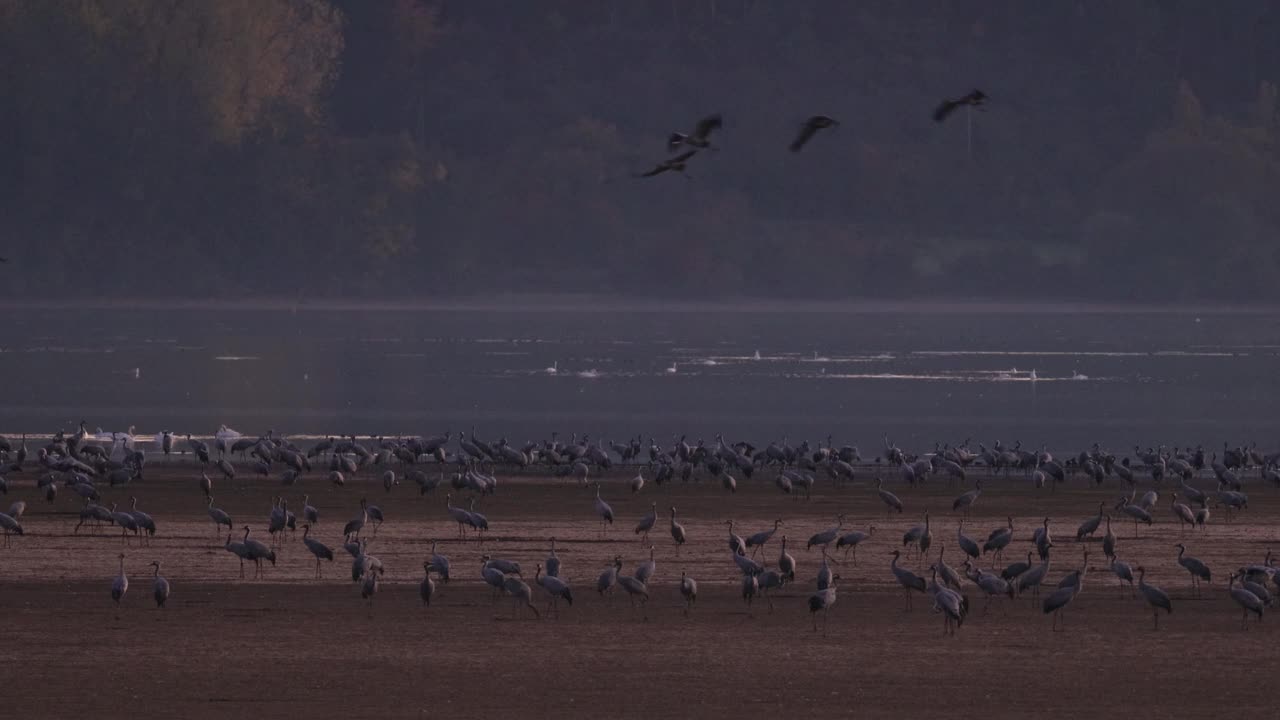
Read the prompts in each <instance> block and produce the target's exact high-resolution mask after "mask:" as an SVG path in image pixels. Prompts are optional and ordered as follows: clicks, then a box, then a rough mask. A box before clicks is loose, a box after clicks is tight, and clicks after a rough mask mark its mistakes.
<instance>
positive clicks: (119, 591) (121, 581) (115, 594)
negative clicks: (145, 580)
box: [111, 553, 129, 608]
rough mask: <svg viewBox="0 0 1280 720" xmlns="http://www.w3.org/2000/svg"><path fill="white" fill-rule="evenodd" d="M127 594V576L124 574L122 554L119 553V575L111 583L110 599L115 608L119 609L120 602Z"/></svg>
mask: <svg viewBox="0 0 1280 720" xmlns="http://www.w3.org/2000/svg"><path fill="white" fill-rule="evenodd" d="M127 592H129V576H128V575H125V574H124V553H120V574H119V575H116V577H115V579H114V580H112V581H111V599H112V600H113V601H115V604H116V607H117V608H119V607H120V600H121V599H122V598H123V597H124V594H125V593H127Z"/></svg>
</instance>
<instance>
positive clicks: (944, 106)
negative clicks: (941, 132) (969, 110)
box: [933, 90, 987, 122]
mask: <svg viewBox="0 0 1280 720" xmlns="http://www.w3.org/2000/svg"><path fill="white" fill-rule="evenodd" d="M986 102H987V94H986V93H984V92H982V91H981V90H974V91H972V92H970V93H969V94H968V95H965V96H963V97H958V98H955V99H951V98H948V99H946V100H943V101H942V102H941V103H940V104H939V105H938V109H936V110H934V111H933V121H934V122H942V121H943V120H946V119H947V116H948V115H950V114H951V113H953V112H955V111H956V108H958V107H960V106H962V105H969V106H971V107H979V106H981V105H984V104H986Z"/></svg>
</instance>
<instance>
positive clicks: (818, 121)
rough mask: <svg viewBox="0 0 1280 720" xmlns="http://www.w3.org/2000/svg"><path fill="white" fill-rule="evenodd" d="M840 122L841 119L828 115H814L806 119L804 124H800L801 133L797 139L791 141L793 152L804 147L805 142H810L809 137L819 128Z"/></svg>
mask: <svg viewBox="0 0 1280 720" xmlns="http://www.w3.org/2000/svg"><path fill="white" fill-rule="evenodd" d="M839 124H840V122H839V121H837V120H835V119H833V118H830V117H827V116H826V115H814V116H813V117H811V118H809V119H808V120H805V121H804V124H803V125H801V126H800V134H799V135H796V139H795V140H793V141H792V142H791V146H790V147H791V152H800V148H802V147H804V145H805V143H807V142H809V139H810V138H812V137H813V136H814V134H815V133H817V132H818V131H819V130H825V129H827V128H830V127H836V126H838V125H839Z"/></svg>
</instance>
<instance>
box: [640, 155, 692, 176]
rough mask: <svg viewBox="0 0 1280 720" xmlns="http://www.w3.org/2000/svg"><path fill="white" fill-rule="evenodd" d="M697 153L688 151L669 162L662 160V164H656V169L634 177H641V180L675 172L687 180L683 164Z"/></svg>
mask: <svg viewBox="0 0 1280 720" xmlns="http://www.w3.org/2000/svg"><path fill="white" fill-rule="evenodd" d="M697 152H698V151H697V150H690V151H689V152H687V153H682V154H680V155H677V156H675V157H673V158H671V159H670V160H663V161H662V162H660V163H658V165H657V167H655V168H654V169H652V170H650V171H649V172H647V173H640V174H639V175H636V177H642V178H647V177H653V176H654V175H661V174H662V173H664V172H666V171H668V170H675V171H676V172H678V173H680V174H681V175H684V176H685V177H686V178H687V177H689V176H688V175H685V172H684V166H685V162H687V161H688V160H689V158H691V157H693V156H694V155H695V154H697Z"/></svg>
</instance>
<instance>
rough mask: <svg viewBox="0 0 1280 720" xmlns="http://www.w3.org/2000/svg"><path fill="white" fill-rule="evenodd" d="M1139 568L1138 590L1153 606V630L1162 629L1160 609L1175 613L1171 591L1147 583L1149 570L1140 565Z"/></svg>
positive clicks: (1167, 612)
mask: <svg viewBox="0 0 1280 720" xmlns="http://www.w3.org/2000/svg"><path fill="white" fill-rule="evenodd" d="M1137 570H1138V592H1140V593H1142V597H1143V599H1144V600H1146V601H1147V604H1148V605H1150V606H1151V619H1152V620H1153V621H1154V625H1153V626H1152V629H1153V630H1159V629H1160V611H1161V610H1164V611H1165V613H1166V614H1169V615H1172V614H1173V601H1171V600H1170V599H1169V593H1167V592H1165V591H1164V590H1161V589H1160V588H1158V587H1156V586H1155V585H1148V584H1147V579H1146V578H1147V570H1146V568H1144V567H1142V566H1141V565H1139V566H1138V567H1137Z"/></svg>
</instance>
